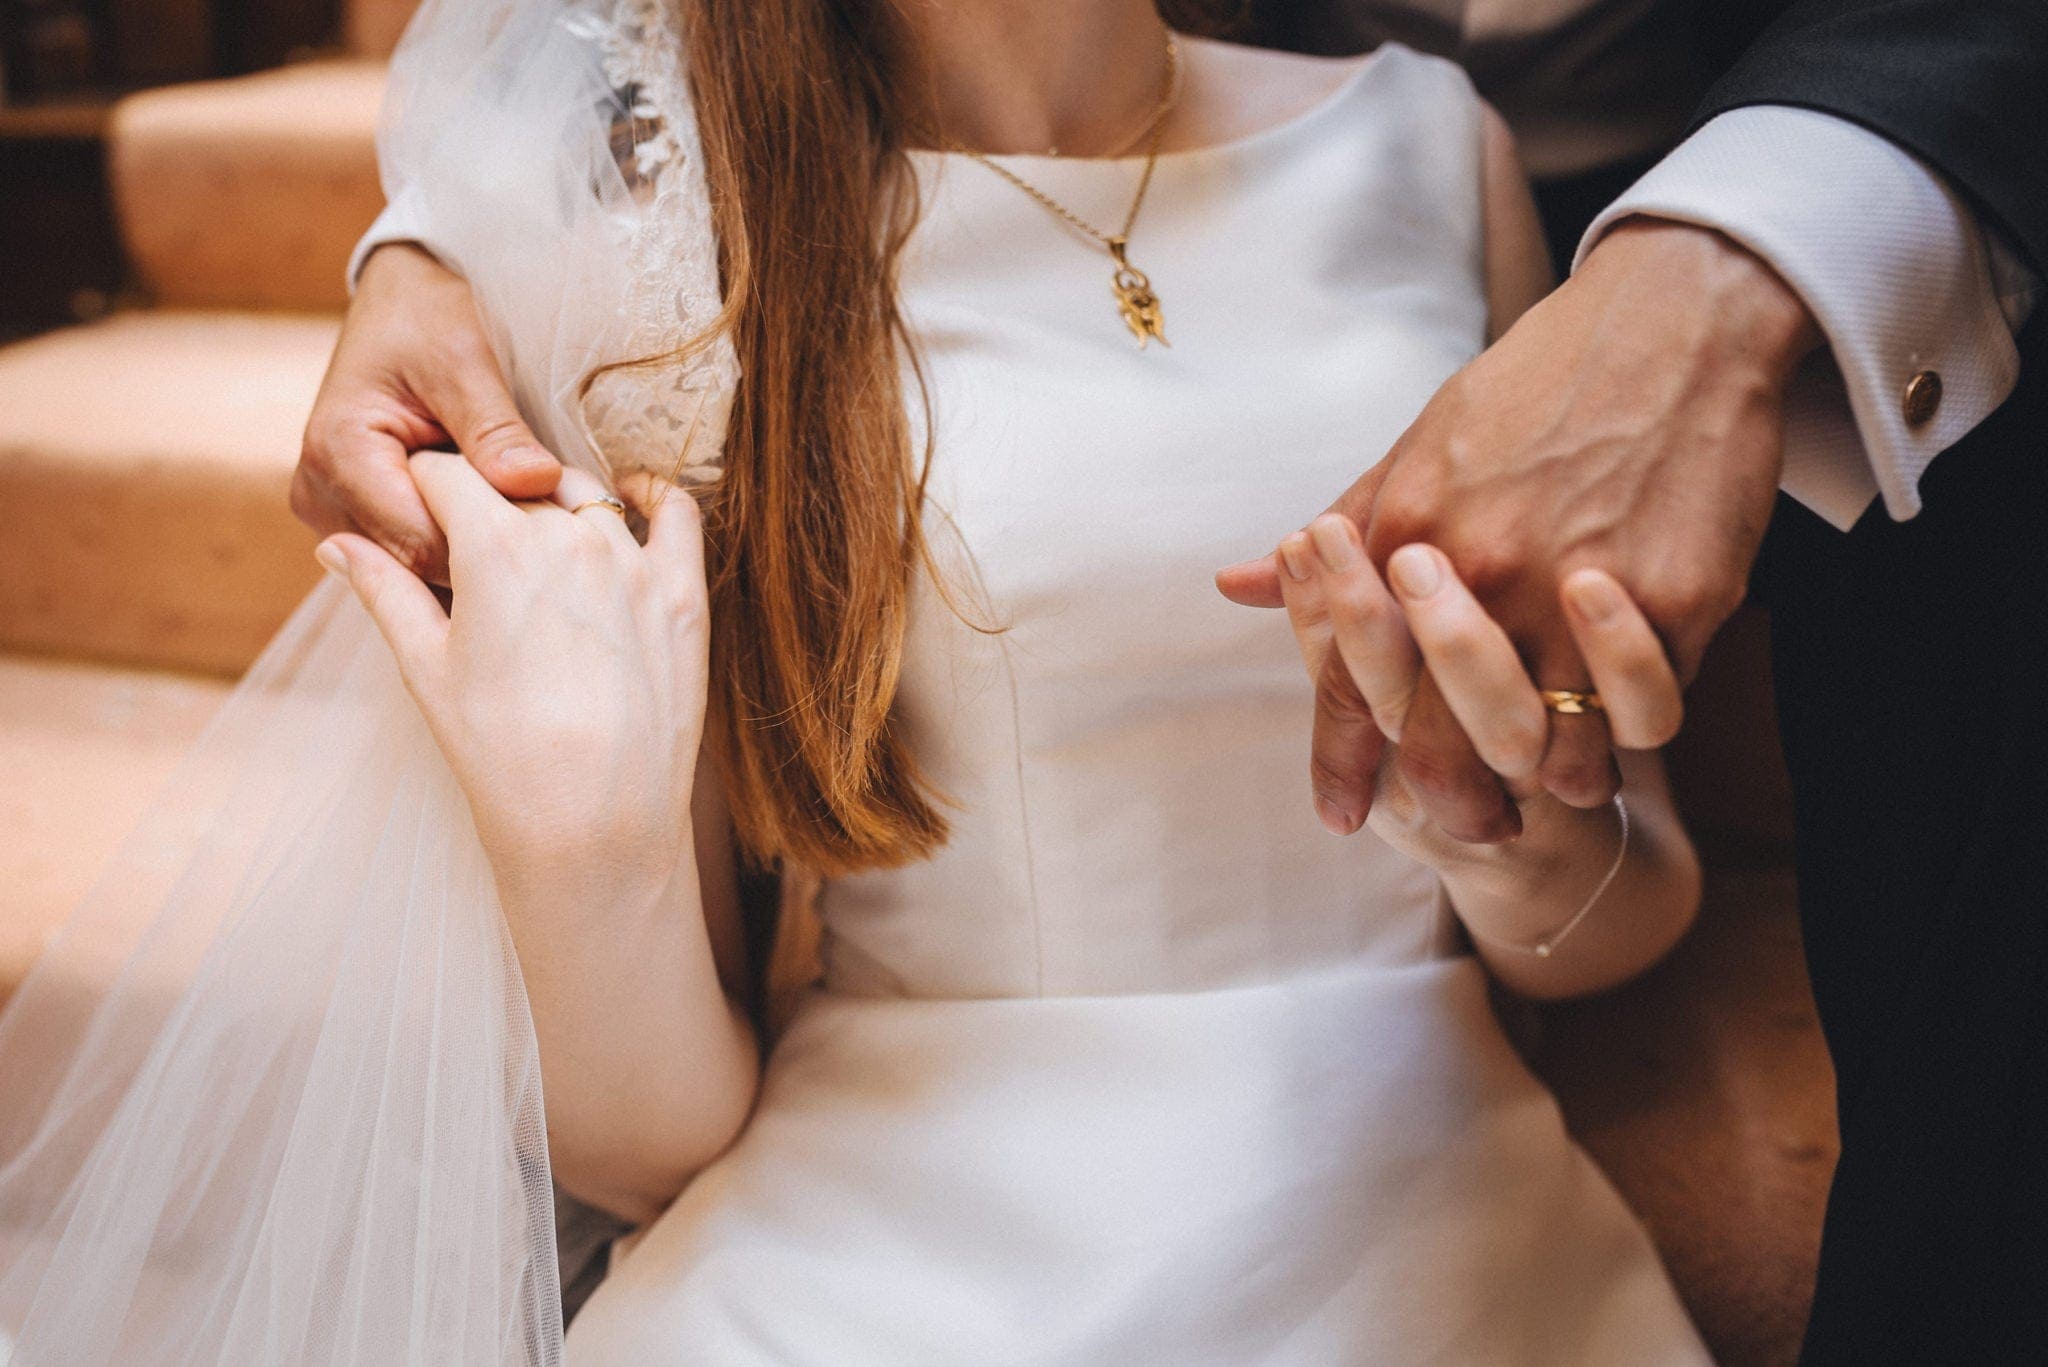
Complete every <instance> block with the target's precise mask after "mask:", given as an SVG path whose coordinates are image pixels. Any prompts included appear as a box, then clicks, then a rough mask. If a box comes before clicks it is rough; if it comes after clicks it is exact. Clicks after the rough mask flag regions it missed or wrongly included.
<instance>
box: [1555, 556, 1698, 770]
mask: <svg viewBox="0 0 2048 1367" xmlns="http://www.w3.org/2000/svg"><path fill="white" fill-rule="evenodd" d="M1560 595H1561V596H1562V598H1563V599H1564V606H1565V625H1566V626H1568V627H1570V628H1571V633H1572V639H1573V640H1575V641H1577V642H1578V646H1579V654H1580V655H1581V656H1582V657H1583V658H1584V659H1585V661H1586V669H1587V671H1588V672H1589V673H1590V674H1591V675H1592V676H1593V686H1594V687H1595V688H1597V689H1599V690H1600V701H1601V703H1602V705H1603V706H1605V708H1606V710H1607V725H1608V727H1609V729H1611V730H1612V731H1613V733H1614V743H1615V744H1616V745H1619V746H1621V747H1622V748H1623V749H1627V750H1655V749H1657V748H1658V747H1660V746H1662V745H1665V744H1668V743H1669V742H1670V740H1671V738H1672V737H1673V736H1675V735H1677V734H1678V727H1679V724H1680V723H1681V722H1683V721H1684V720H1685V694H1684V692H1683V691H1682V690H1681V689H1680V688H1679V686H1678V675H1677V674H1676V673H1675V672H1674V671H1673V670H1672V668H1671V659H1670V657H1669V656H1668V655H1666V654H1665V652H1664V643H1663V641H1661V640H1660V639H1658V636H1657V632H1656V630H1655V629H1654V628H1653V627H1651V625H1650V623H1649V621H1648V620H1647V619H1646V618H1645V617H1644V616H1643V614H1642V611H1641V610H1640V609H1639V608H1637V607H1636V605H1635V601H1634V600H1633V599H1631V598H1630V597H1629V596H1628V591H1627V590H1626V589H1624V588H1622V586H1621V585H1620V584H1619V583H1618V582H1616V580H1615V579H1614V578H1613V577H1612V576H1611V575H1608V574H1606V573H1604V572H1603V571H1600V570H1595V569H1583V570H1575V571H1573V572H1572V573H1571V574H1569V575H1567V576H1566V577H1565V581H1564V583H1563V585H1562V586H1561V588H1560Z"/></svg>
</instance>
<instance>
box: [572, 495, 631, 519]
mask: <svg viewBox="0 0 2048 1367" xmlns="http://www.w3.org/2000/svg"><path fill="white" fill-rule="evenodd" d="M585 508H609V509H611V510H612V511H613V512H615V513H617V514H618V515H619V516H620V517H624V516H625V515H626V505H625V504H623V503H621V502H619V500H617V499H615V498H613V497H612V496H611V495H610V494H606V495H604V496H603V497H602V498H586V499H584V500H583V501H582V502H581V503H579V504H577V505H576V506H575V507H573V508H571V509H570V510H569V513H570V515H571V516H572V517H573V516H574V515H575V514H577V513H580V512H582V511H583V510H584V509H585Z"/></svg>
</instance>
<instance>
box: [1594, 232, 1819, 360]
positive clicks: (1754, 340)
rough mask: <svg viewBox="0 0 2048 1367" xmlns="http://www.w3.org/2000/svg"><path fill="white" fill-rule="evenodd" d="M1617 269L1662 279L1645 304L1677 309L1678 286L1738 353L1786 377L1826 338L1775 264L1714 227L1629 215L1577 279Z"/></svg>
mask: <svg viewBox="0 0 2048 1367" xmlns="http://www.w3.org/2000/svg"><path fill="white" fill-rule="evenodd" d="M1610 273H1618V274H1620V275H1622V276H1623V277H1625V278H1626V279H1629V280H1634V281H1655V282H1656V284H1657V288H1655V289H1649V290H1641V291H1640V292H1639V293H1638V294H1637V296H1636V297H1638V298H1640V299H1641V300H1642V303H1643V306H1644V307H1649V308H1655V309H1660V310H1661V309H1667V308H1669V307H1670V303H1669V301H1670V298H1671V295H1672V293H1673V292H1674V291H1675V292H1678V293H1680V294H1681V295H1683V296H1684V297H1686V298H1688V299H1691V300H1693V301H1695V302H1697V303H1698V304H1699V305H1701V306H1702V307H1701V314H1702V316H1704V317H1707V318H1710V319H1712V320H1713V321H1714V323H1715V325H1716V326H1717V328H1718V329H1719V330H1720V332H1721V333H1722V335H1723V337H1724V338H1725V339H1726V341H1727V342H1728V343H1729V344H1730V345H1731V346H1732V347H1733V349H1734V351H1735V353H1736V354H1737V355H1739V356H1745V357H1749V358H1752V359H1754V360H1755V361H1756V362H1757V363H1758V364H1759V365H1760V366H1761V367H1762V368H1763V370H1764V371H1765V372H1766V373H1767V374H1769V375H1771V376H1772V377H1773V378H1775V379H1777V380H1778V381H1780V382H1783V381H1785V380H1789V379H1790V378H1791V376H1792V373H1793V372H1794V371H1795V370H1797V369H1798V368H1799V365H1800V363H1801V362H1802V361H1804V360H1805V359H1806V357H1807V356H1808V355H1810V354H1811V353H1812V352H1813V351H1814V350H1815V349H1817V348H1818V347H1820V346H1821V345H1822V344H1823V342H1824V341H1825V340H1826V339H1825V336H1824V335H1823V333H1822V332H1821V329H1820V324H1819V322H1818V321H1817V320H1816V319H1815V318H1814V316H1813V311H1812V310H1811V309H1809V308H1808V307H1807V306H1806V301H1805V300H1803V299H1801V298H1800V297H1799V294H1798V292H1797V291H1796V290H1794V289H1793V288H1792V287H1791V286H1790V285H1789V284H1787V283H1786V282H1785V279H1784V277H1782V276H1780V275H1779V274H1778V273H1777V271H1775V270H1773V269H1772V268H1771V265H1770V263H1769V262H1767V261H1765V260H1764V259H1763V258H1762V257H1760V256H1758V255H1756V253H1754V252H1752V251H1750V250H1749V249H1748V248H1746V247H1744V246H1742V244H1741V243H1739V242H1737V241H1735V239H1733V238H1731V237H1728V236H1727V235H1725V234H1723V233H1720V232H1718V231H1716V230H1714V229H1712V228H1703V227H1700V226H1698V225H1697V224H1692V223H1682V222H1679V221H1677V220H1675V219H1662V218H1650V217H1636V218H1630V219H1626V220H1624V221H1622V222H1621V223H1618V224H1616V225H1615V226H1614V227H1613V228H1611V229H1609V230H1608V231H1607V232H1606V233H1605V234H1604V235H1603V236H1602V237H1601V239H1600V241H1599V242H1598V243H1596V244H1595V245H1594V247H1593V249H1592V251H1591V252H1590V253H1588V255H1587V256H1586V259H1585V261H1584V263H1583V264H1582V265H1581V266H1580V269H1579V271H1578V272H1577V274H1576V275H1575V276H1574V279H1575V280H1576V279H1581V278H1588V280H1589V283H1591V282H1592V281H1593V280H1599V279H1603V278H1605V277H1606V276H1607V275H1608V274H1610ZM1621 288H1622V289H1624V290H1626V289H1628V288H1629V286H1628V285H1627V284H1623V285H1622V286H1621Z"/></svg>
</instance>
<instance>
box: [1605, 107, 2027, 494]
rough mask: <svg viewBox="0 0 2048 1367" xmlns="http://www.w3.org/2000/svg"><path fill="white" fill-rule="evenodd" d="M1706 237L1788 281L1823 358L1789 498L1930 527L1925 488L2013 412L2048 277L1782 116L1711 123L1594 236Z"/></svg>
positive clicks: (1812, 383) (1969, 216) (1796, 445)
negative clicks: (1635, 225) (1685, 227)
mask: <svg viewBox="0 0 2048 1367" xmlns="http://www.w3.org/2000/svg"><path fill="white" fill-rule="evenodd" d="M1639 215H1640V216H1644V217H1651V218H1661V219H1670V220H1675V221H1678V222H1683V223H1692V224H1697V225H1698V226H1700V227H1704V228H1712V229H1715V230H1716V231H1719V232H1721V233H1723V234H1725V235H1726V236H1727V237H1729V238H1731V239H1733V240H1734V241H1736V242H1738V243H1740V244H1741V245H1742V246H1744V247H1746V248H1748V249H1749V250H1750V251H1752V252H1754V253H1756V254H1757V256H1759V257H1761V258H1762V259H1763V260H1765V261H1767V262H1768V263H1770V265H1771V267H1772V268H1773V269H1774V270H1776V271H1777V273H1778V274H1779V275H1780V276H1781V277H1783V279H1784V280H1785V282H1786V283H1787V284H1788V285H1790V286H1791V287H1792V289H1793V290H1794V291H1796V292H1797V293H1798V294H1799V296H1800V298H1801V299H1802V300H1804V301H1805V303H1806V306H1807V308H1808V309H1810V310H1811V311H1812V313H1813V315H1814V318H1815V319H1816V321H1817V322H1818V323H1819V324H1820V328H1821V331H1822V333H1823V334H1824V335H1825V336H1826V338H1827V341H1828V346H1827V348H1826V349H1824V350H1823V351H1821V352H1819V353H1817V354H1816V355H1815V356H1814V357H1812V358H1810V359H1809V360H1808V362H1807V363H1806V365H1805V366H1803V367H1802V368H1801V370H1800V371H1799V373H1798V374H1797V375H1796V376H1795V377H1794V379H1793V381H1792V384H1791V386H1790V387H1789V389H1788V390H1787V393H1786V411H1785V472H1784V489H1785V492H1787V493H1788V494H1790V495H1792V497H1794V498H1796V499H1798V500H1799V501H1800V502H1801V503H1803V504H1805V505H1806V506H1807V507H1809V508H1811V509H1812V510H1813V511H1814V512H1816V513H1818V514H1819V515H1820V516H1821V517H1823V518H1825V519H1827V521H1828V522H1830V523H1831V524H1833V525H1834V526H1836V527H1838V528H1841V529H1843V530H1845V531H1846V530H1847V529H1848V528H1849V527H1851V526H1853V525H1855V523H1856V521H1857V519H1858V518H1859V517H1861V516H1862V514H1863V511H1864V510H1865V509H1866V508H1867V507H1868V506H1869V504H1870V501H1871V499H1872V498H1874V497H1878V496H1882V498H1883V499H1884V504H1885V508H1886V511H1887V512H1889V513H1890V514H1891V516H1892V517H1894V518H1898V519H1905V518H1909V517H1912V516H1913V515H1914V514H1915V513H1917V512H1919V511H1920V492H1919V483H1920V476H1921V475H1922V474H1923V473H1924V472H1925V471H1926V469H1927V467H1928V465H1929V464H1930V463H1931V462H1932V461H1933V460H1934V458H1935V457H1936V456H1937V455H1939V454H1940V453H1941V452H1942V451H1944V450H1946V449H1947V448H1948V447H1950V446H1952V445H1954V444H1955V443H1956V442H1957V441H1958V440H1960V439H1961V438H1962V437H1963V436H1964V435H1965V434H1966V433H1968V432H1969V431H1970V429H1972V428H1973V427H1975V426H1976V425H1977V424H1978V423H1980V422H1982V421H1983V420H1984V419H1985V418H1986V417H1988V416H1989V415H1990V414H1991V412H1992V410H1994V409H1995V408H1997V407H1998V405H1999V404H2001V403H2003V402H2004V401H2005V398H2006V396H2007V395H2008V394H2010V393H2011V392H2012V388H2013V385H2014V384H2015V383H2016V382H2017V380H2018V378H2019V351H2018V349H2017V347H2016V346H2015V345H2014V343H2013V335H2014V333H2015V332H2016V331H2017V330H2018V328H2019V326H2020V324H2021V323H2023V322H2024V321H2025V319H2026V316H2027V313H2028V311H2029V310H2030V308H2031V307H2032V304H2033V301H2034V297H2035V295H2036V294H2037V293H2038V291H2039V287H2040V281H2039V278H2038V277H2037V276H2036V275H2035V274H2034V273H2033V272H2032V271H2031V270H2029V269H2028V268H2027V267H2026V265H2025V264H2024V263H2023V262H2022V261H2021V260H2020V259H2019V258H2018V256H2017V255H2016V254H2014V253H2013V252H2012V251H2011V250H2010V249H2009V248H2007V247H2006V246H2005V244H2004V243H2003V242H2002V241H2000V240H1998V239H1997V238H1996V237H1995V236H1994V235H1992V234H1990V233H1987V232H1985V231H1983V230H1981V229H1980V227H1979V225H1978V223H1977V219H1976V216H1975V215H1974V214H1973V213H1972V212H1971V210H1970V207H1969V206H1968V205H1967V204H1966V203H1964V201H1963V200H1962V199H1961V197H1960V196H1958V195H1957V194H1956V193H1955V192H1954V191H1953V190H1951V189H1950V188H1949V187H1948V186H1947V185H1946V183H1944V182H1943V181H1942V179H1941V177H1940V176H1938V175H1937V174H1935V173H1934V172H1933V171H1932V170H1930V169H1929V168H1928V167H1927V166H1926V165H1924V164H1923V163H1922V162H1920V161H1919V160H1918V159H1917V158H1915V157H1914V156H1913V155H1912V154H1911V153H1909V152H1907V151H1905V150H1904V149H1903V148H1900V147H1899V146H1897V145H1896V144H1894V143H1892V142H1890V141H1888V140H1886V139H1885V138H1883V137H1881V136H1879V135H1878V134H1876V133H1873V132H1871V131H1870V130H1868V129H1865V128H1863V127H1861V126H1859V125H1857V124H1854V123H1851V122H1849V121H1848V120H1846V119H1840V118H1837V117H1835V116H1834V115H1831V114H1823V113H1820V112H1818V111H1815V110H1810V109H1799V108H1793V107H1791V106H1785V105H1754V106H1749V107H1745V108H1742V109H1735V110H1731V111H1729V112H1728V113H1725V114H1721V115H1719V116H1717V117H1715V118H1713V119H1711V120H1709V121H1708V122H1707V123H1706V124H1704V125H1703V126H1702V127H1701V128H1700V129H1699V130H1698V131H1697V132H1695V133H1694V134H1693V135H1692V136H1691V137H1690V138H1688V139H1686V141H1685V142H1683V143H1681V144H1680V145H1679V146H1678V148H1677V149H1676V150H1674V151H1673V152H1672V153H1671V155H1669V156H1668V157H1666V158H1665V159H1664V160H1663V161H1661V162H1659V163H1658V164H1657V165H1656V166H1654V167H1652V168H1651V169H1650V171H1649V172H1648V173H1647V174H1646V175H1644V176H1643V178H1642V179H1641V180H1639V181H1637V182H1636V184H1635V185H1634V186H1632V187H1631V188H1630V189H1629V190H1628V191H1627V193H1625V194H1623V195H1622V197H1621V198H1620V199H1618V200H1616V201H1615V202H1614V203H1613V204H1612V205H1610V206H1609V207H1608V208H1607V209H1606V210H1605V211H1604V212H1603V213H1601V215H1600V216H1599V217H1598V218H1596V219H1595V220H1594V221H1593V224H1592V226H1591V227H1589V228H1588V229H1587V230H1586V234H1585V236H1584V238H1583V239H1581V241H1580V244H1579V250H1578V254H1577V257H1576V259H1575V260H1574V262H1573V266H1574V269H1576V268H1577V266H1578V265H1579V264H1580V263H1582V262H1583V261H1584V260H1585V259H1586V255H1587V253H1588V252H1590V251H1591V250H1592V248H1593V247H1594V245H1595V244H1596V243H1597V242H1598V241H1599V239H1600V236H1601V234H1603V233H1604V232H1606V230H1607V229H1608V228H1610V227H1612V226H1614V225H1615V224H1616V223H1619V222H1620V221H1621V220H1623V219H1625V218H1630V217H1634V216H1639Z"/></svg>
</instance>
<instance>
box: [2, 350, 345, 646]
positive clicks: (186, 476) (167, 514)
mask: <svg viewBox="0 0 2048 1367" xmlns="http://www.w3.org/2000/svg"><path fill="white" fill-rule="evenodd" d="M335 328H336V324H335V322H334V320H333V319H331V318H326V317H300V316H288V315H258V314H221V313H135V314H123V315H118V316H116V317H114V318H110V319H107V320H105V321H103V322H99V323H94V324H90V325H88V326H85V327H78V328H69V329H66V330H64V331H61V332H56V333H51V334H48V335H46V336H43V337H39V338H36V339H34V340H32V341H28V342H22V343H19V344H17V345H14V346H11V347H6V348H0V648H5V649H13V650H27V651H34V652H38V653H46V654H56V655H82V656H90V657H94V658H98V659H109V660H121V661H130V662H137V663H142V664H149V665H160V666H168V667H174V668H186V669H195V670H203V671H210V672H215V673H222V674H235V673H239V672H240V671H241V669H242V668H243V667H244V666H245V665H246V664H247V663H248V662H249V661H250V660H251V659H253V658H255V655H256V652H257V651H258V650H259V649H260V648H261V647H262V645H263V643H264V642H265V641H266V640H268V639H269V638H270V636H271V634H272V633H273V632H274V631H275V630H276V629H277V627H278V625H279V624H280V623H281V622H282V621H283V620H284V618H285V616H286V615H287V614H288V613H289V612H290V611H291V609H292V607H293V606H294V605H296V604H297V602H298V601H299V599H300V598H302V597H304V596H305V593H306V591H307V589H308V588H310V587H311V586H312V584H313V583H314V582H315V581H316V580H317V579H318V577H319V569H318V567H317V566H316V565H315V564H314V563H313V558H312V548H313V544H314V538H313V536H312V534H311V533H309V532H308V531H306V529H305V528H303V527H302V526H300V525H299V523H298V522H297V521H296V520H295V519H294V518H293V517H292V515H291V510H290V508H289V506H288V503H287V500H288V497H289V490H290V485H291V471H292V467H293V465H294V463H295V462H296V460H297V457H298V450H299V438H300V432H301V429H302V427H303V426H304V423H305V417H306V412H307V410H308V408H309V407H310V406H311V404H312V400H313V394H314V391H315V390H316V389H317V388H318V386H319V382H320V376H321V373H322V371H323V370H324V369H325V366H326V360H327V353H328V350H329V348H330V347H332V345H333V343H334V334H335Z"/></svg>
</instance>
